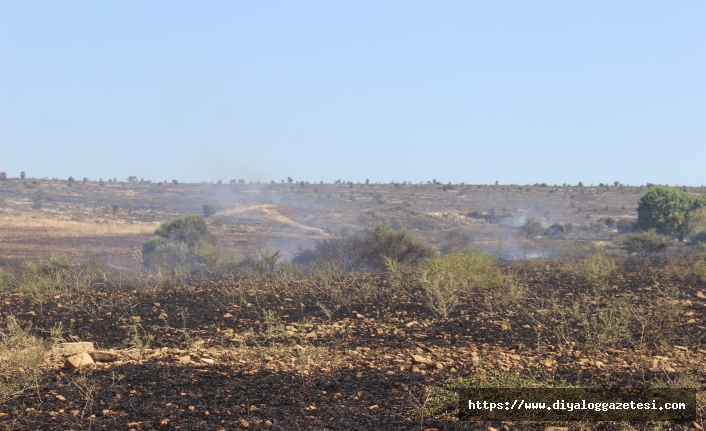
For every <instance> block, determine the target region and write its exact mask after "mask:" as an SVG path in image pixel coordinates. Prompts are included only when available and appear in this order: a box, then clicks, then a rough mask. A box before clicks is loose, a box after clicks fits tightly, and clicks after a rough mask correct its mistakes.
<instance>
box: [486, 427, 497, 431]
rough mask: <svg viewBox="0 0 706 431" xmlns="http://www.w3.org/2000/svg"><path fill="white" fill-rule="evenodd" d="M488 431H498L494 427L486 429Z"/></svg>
mask: <svg viewBox="0 0 706 431" xmlns="http://www.w3.org/2000/svg"><path fill="white" fill-rule="evenodd" d="M488 431H498V429H497V428H494V427H488Z"/></svg>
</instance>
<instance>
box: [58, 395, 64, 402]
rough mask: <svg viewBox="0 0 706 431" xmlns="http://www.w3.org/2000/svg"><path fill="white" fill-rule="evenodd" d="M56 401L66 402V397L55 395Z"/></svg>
mask: <svg viewBox="0 0 706 431" xmlns="http://www.w3.org/2000/svg"><path fill="white" fill-rule="evenodd" d="M56 399H57V400H59V401H66V397H64V396H63V395H57V396H56Z"/></svg>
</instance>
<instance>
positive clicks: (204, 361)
mask: <svg viewBox="0 0 706 431" xmlns="http://www.w3.org/2000/svg"><path fill="white" fill-rule="evenodd" d="M201 362H203V363H204V364H209V365H213V364H214V363H215V362H216V361H214V360H213V359H211V358H201Z"/></svg>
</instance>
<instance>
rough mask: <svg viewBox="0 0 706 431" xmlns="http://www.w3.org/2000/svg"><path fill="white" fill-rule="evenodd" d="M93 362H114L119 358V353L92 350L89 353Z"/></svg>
mask: <svg viewBox="0 0 706 431" xmlns="http://www.w3.org/2000/svg"><path fill="white" fill-rule="evenodd" d="M89 355H91V358H93V360H94V361H95V362H115V361H117V360H118V359H120V355H118V354H117V353H113V352H106V351H105V350H94V351H92V352H90V353H89Z"/></svg>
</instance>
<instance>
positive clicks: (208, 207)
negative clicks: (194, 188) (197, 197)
mask: <svg viewBox="0 0 706 431" xmlns="http://www.w3.org/2000/svg"><path fill="white" fill-rule="evenodd" d="M216 212H217V211H216V206H215V205H213V204H203V216H204V217H211V216H212V215H215V214H216Z"/></svg>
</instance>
